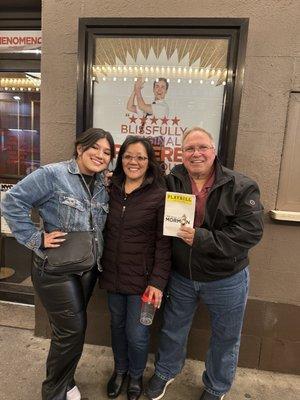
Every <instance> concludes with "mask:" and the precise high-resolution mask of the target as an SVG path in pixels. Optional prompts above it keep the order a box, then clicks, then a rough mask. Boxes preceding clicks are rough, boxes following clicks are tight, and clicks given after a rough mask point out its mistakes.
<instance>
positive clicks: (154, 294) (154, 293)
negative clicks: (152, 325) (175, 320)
mask: <svg viewBox="0 0 300 400" xmlns="http://www.w3.org/2000/svg"><path fill="white" fill-rule="evenodd" d="M145 292H146V293H147V294H148V298H149V302H151V303H152V304H153V305H154V307H155V308H160V305H161V300H162V296H163V294H162V291H161V290H159V289H157V288H156V287H154V286H150V285H149V286H147V289H146V290H145ZM152 299H153V300H154V301H153V300H152Z"/></svg>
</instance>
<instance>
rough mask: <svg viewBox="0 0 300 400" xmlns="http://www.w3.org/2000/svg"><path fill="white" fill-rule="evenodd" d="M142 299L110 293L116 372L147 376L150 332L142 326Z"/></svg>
mask: <svg viewBox="0 0 300 400" xmlns="http://www.w3.org/2000/svg"><path fill="white" fill-rule="evenodd" d="M141 306H142V301H141V296H139V295H128V294H120V293H111V292H108V307H109V310H110V313H111V341H112V349H113V353H114V360H115V370H116V371H117V372H119V373H124V372H127V371H128V372H129V375H130V376H131V377H132V378H139V377H141V376H142V375H143V372H144V369H145V367H146V363H147V358H148V346H149V336H150V330H149V327H148V326H145V325H142V324H141V323H140V314H141Z"/></svg>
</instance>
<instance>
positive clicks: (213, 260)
mask: <svg viewBox="0 0 300 400" xmlns="http://www.w3.org/2000/svg"><path fill="white" fill-rule="evenodd" d="M167 186H168V190H169V191H173V192H180V193H192V188H191V184H190V179H189V176H188V172H187V170H186V168H185V167H184V166H183V165H177V166H175V167H174V168H173V170H172V171H171V173H170V174H169V175H168V176H167ZM195 230H196V232H195V237H194V242H193V245H192V247H191V246H189V245H187V244H186V243H185V242H183V240H182V239H179V238H173V242H172V267H173V269H175V270H176V271H177V272H179V273H180V274H181V275H183V276H185V277H186V278H189V279H192V280H196V281H203V282H207V281H213V280H217V279H222V278H226V277H228V276H230V275H233V274H235V273H237V272H239V271H241V270H242V269H243V268H245V267H246V266H247V265H248V264H249V259H248V250H249V249H250V248H251V247H253V246H254V245H256V244H257V243H258V242H259V240H260V239H261V237H262V233H263V207H262V205H261V203H260V199H259V188H258V186H257V184H256V182H254V181H253V180H251V179H250V178H248V177H246V176H245V175H242V174H240V173H238V172H235V171H232V170H230V169H228V168H225V167H222V166H221V164H220V163H219V161H218V160H216V162H215V182H214V185H213V187H212V188H211V190H210V192H209V195H208V198H207V201H206V206H205V215H204V221H203V224H202V226H201V227H195Z"/></svg>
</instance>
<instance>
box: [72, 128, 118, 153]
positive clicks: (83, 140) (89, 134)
mask: <svg viewBox="0 0 300 400" xmlns="http://www.w3.org/2000/svg"><path fill="white" fill-rule="evenodd" d="M99 139H107V141H108V143H109V147H110V153H111V160H112V159H113V158H114V157H115V143H114V139H113V137H112V135H111V134H110V133H109V132H107V131H105V130H104V129H101V128H89V129H87V130H86V131H84V132H82V133H80V134H79V135H78V136H77V138H76V141H75V143H74V152H73V157H75V158H77V157H78V152H77V146H78V145H81V146H82V150H83V151H86V150H87V149H89V148H90V147H92V146H93V145H94V144H95V143H96V142H98V140H99Z"/></svg>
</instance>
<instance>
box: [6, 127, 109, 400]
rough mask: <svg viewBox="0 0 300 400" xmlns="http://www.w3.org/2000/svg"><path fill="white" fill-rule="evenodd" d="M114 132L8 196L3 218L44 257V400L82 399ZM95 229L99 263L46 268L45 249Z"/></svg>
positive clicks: (90, 136) (89, 135)
mask: <svg viewBox="0 0 300 400" xmlns="http://www.w3.org/2000/svg"><path fill="white" fill-rule="evenodd" d="M114 152H115V150H114V142H113V138H112V136H111V134H110V133H109V132H106V131H104V130H102V129H93V128H91V129H88V130H87V131H86V132H83V133H82V134H81V135H80V136H79V137H78V139H77V140H76V142H75V150H74V158H73V159H71V160H70V161H64V162H60V163H55V164H49V165H45V166H43V167H41V168H39V169H38V170H36V171H34V172H32V173H31V174H30V175H28V176H27V177H26V178H24V179H23V180H22V181H20V182H19V183H18V184H17V185H16V186H14V187H13V188H12V189H11V190H10V191H9V192H8V193H7V195H6V198H5V200H4V201H3V203H2V212H3V215H4V217H5V219H6V221H7V223H8V225H9V227H10V228H11V230H12V232H13V234H14V236H15V237H16V239H17V240H18V242H20V243H21V244H23V245H25V246H26V247H28V248H29V249H31V250H33V251H34V252H35V253H36V255H37V256H38V257H36V258H37V260H36V262H35V266H34V267H33V268H32V282H33V285H34V288H35V291H36V293H37V294H38V295H39V297H40V299H41V302H42V303H43V305H44V307H45V309H46V311H47V314H48V317H49V322H50V326H51V329H52V339H51V346H50V350H49V354H48V359H47V377H46V380H45V381H44V382H43V385H42V399H43V400H65V399H67V400H80V399H81V396H80V392H79V390H78V388H77V386H76V385H75V381H74V373H75V369H76V366H77V363H78V361H79V359H80V357H81V354H82V349H83V344H84V337H85V330H86V308H87V304H88V301H89V299H90V296H91V294H92V290H93V288H94V285H95V282H96V279H97V266H98V269H100V263H99V260H100V257H101V256H102V249H103V236H102V231H103V228H104V225H105V221H106V216H107V212H108V199H109V196H108V193H107V190H106V185H105V177H104V171H105V170H107V168H108V165H109V163H110V161H111V160H112V159H113V157H114ZM32 207H35V208H36V209H38V211H39V214H40V216H41V218H42V220H43V225H44V226H43V230H39V229H38V228H37V227H36V226H35V225H34V224H33V223H32V221H31V219H30V216H29V215H30V210H31V208H32ZM88 230H94V231H95V237H96V242H97V264H98V265H95V266H94V267H93V268H92V269H91V270H89V271H88V272H85V273H82V274H69V275H68V274H61V275H58V274H55V275H54V274H49V273H47V272H46V271H44V272H42V271H41V268H39V267H40V265H41V264H42V263H43V260H42V259H44V258H45V253H44V249H45V248H54V247H59V246H60V245H61V243H62V242H63V241H64V240H65V239H64V236H65V235H67V232H72V231H88Z"/></svg>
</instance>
